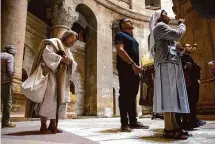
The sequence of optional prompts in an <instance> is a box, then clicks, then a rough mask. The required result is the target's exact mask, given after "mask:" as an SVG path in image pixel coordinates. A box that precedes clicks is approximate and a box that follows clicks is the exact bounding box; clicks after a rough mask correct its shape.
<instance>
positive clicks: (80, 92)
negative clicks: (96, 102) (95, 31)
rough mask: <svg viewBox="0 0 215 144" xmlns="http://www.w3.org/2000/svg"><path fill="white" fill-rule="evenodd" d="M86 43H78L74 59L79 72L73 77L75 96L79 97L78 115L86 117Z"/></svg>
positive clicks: (77, 104)
mask: <svg viewBox="0 0 215 144" xmlns="http://www.w3.org/2000/svg"><path fill="white" fill-rule="evenodd" d="M85 45H86V44H85V43H84V42H81V41H77V42H76V44H75V46H74V48H73V50H72V52H73V54H74V59H75V61H76V62H77V64H78V67H77V70H76V71H75V74H74V75H73V82H74V84H75V95H77V102H76V104H75V108H76V113H77V115H84V106H85V78H86V77H85V66H86V65H85V56H86V55H85Z"/></svg>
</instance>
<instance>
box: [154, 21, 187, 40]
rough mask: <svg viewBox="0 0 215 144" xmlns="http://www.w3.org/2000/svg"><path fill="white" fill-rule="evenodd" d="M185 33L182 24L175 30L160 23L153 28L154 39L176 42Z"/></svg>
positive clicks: (184, 27)
mask: <svg viewBox="0 0 215 144" xmlns="http://www.w3.org/2000/svg"><path fill="white" fill-rule="evenodd" d="M185 32H186V26H185V24H183V23H181V24H179V25H178V28H177V29H172V28H171V27H170V26H168V25H166V24H164V23H162V22H161V23H158V25H157V26H156V27H155V29H154V36H155V39H156V38H158V39H166V40H174V41H178V40H180V39H181V38H182V36H183V35H184V33H185Z"/></svg>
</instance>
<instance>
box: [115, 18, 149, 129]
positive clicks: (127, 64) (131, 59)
mask: <svg viewBox="0 0 215 144" xmlns="http://www.w3.org/2000/svg"><path fill="white" fill-rule="evenodd" d="M119 26H120V29H121V32H118V33H117V34H116V36H115V44H116V50H117V66H116V67H117V70H118V74H119V85H120V90H119V94H120V96H119V109H120V117H121V131H125V132H131V129H132V128H148V126H144V125H143V124H142V123H140V122H138V121H137V118H136V116H137V114H136V96H137V93H138V90H139V81H140V77H139V73H140V72H141V71H142V68H141V67H140V66H139V44H138V42H137V41H136V40H135V38H134V37H133V26H132V23H131V21H130V20H129V19H127V18H124V19H122V20H121V21H120V22H119Z"/></svg>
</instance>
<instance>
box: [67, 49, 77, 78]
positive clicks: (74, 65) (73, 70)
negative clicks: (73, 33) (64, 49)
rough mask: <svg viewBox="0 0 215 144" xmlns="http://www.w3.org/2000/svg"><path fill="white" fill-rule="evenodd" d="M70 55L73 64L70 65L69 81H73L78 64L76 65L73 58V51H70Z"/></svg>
mask: <svg viewBox="0 0 215 144" xmlns="http://www.w3.org/2000/svg"><path fill="white" fill-rule="evenodd" d="M68 53H69V57H70V58H71V59H72V64H70V65H69V71H70V73H69V75H70V76H69V80H70V81H72V77H73V74H74V72H75V70H76V69H77V66H78V64H77V63H76V61H75V59H74V57H73V54H72V51H71V49H69V50H68Z"/></svg>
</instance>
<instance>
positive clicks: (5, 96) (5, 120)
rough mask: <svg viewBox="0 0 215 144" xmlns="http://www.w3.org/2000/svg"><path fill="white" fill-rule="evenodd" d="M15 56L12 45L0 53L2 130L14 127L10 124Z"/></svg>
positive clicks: (14, 49)
mask: <svg viewBox="0 0 215 144" xmlns="http://www.w3.org/2000/svg"><path fill="white" fill-rule="evenodd" d="M15 54H16V48H15V46H13V45H7V46H6V47H5V48H4V50H3V52H1V100H2V105H3V106H2V108H3V109H2V128H5V127H15V126H16V125H15V124H13V123H11V122H10V111H11V108H12V89H13V75H14V71H15V68H14V57H15Z"/></svg>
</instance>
